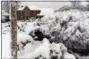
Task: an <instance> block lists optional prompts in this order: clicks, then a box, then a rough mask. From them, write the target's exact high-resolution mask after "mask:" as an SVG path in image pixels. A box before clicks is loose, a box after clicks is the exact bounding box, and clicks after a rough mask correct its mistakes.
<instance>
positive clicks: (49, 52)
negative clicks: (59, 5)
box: [2, 10, 89, 59]
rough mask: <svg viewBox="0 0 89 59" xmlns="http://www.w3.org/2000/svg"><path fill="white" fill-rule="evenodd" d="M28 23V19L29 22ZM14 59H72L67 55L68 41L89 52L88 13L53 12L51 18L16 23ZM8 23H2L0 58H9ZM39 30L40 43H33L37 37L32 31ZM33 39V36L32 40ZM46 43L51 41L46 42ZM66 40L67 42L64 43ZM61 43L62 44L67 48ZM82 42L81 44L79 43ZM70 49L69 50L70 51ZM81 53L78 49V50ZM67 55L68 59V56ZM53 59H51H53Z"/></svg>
mask: <svg viewBox="0 0 89 59" xmlns="http://www.w3.org/2000/svg"><path fill="white" fill-rule="evenodd" d="M29 20H30V19H29ZM17 24H18V26H17V27H18V28H17V29H18V34H17V36H18V58H33V59H34V58H39V59H40V58H54V57H55V56H56V57H57V58H62V57H64V58H73V59H76V57H75V56H74V55H73V54H70V53H68V52H67V51H68V49H67V48H70V47H72V46H74V47H73V48H76V47H78V46H75V45H72V44H71V42H70V43H69V42H68V40H72V41H73V42H75V41H76V42H78V43H80V48H79V49H83V48H84V49H89V48H88V46H89V11H80V10H69V11H63V12H55V13H54V14H52V15H51V16H47V17H44V18H42V19H36V20H35V21H32V22H29V21H25V22H22V21H18V22H17ZM10 29H11V27H10V23H7V22H6V23H2V57H3V58H10V57H11V49H10V45H11V33H10V31H11V30H10ZM36 30H40V31H41V32H42V33H43V34H44V35H46V36H50V38H47V37H44V38H43V40H42V41H35V40H34V38H37V37H36V35H35V34H34V32H35V31H36ZM33 36H35V37H34V38H33ZM50 41H53V42H52V43H50ZM66 41H67V43H66ZM61 42H64V43H65V44H66V45H67V46H66V47H67V48H66V47H65V45H64V44H63V43H61ZM81 43H82V44H81ZM70 49H71V48H70ZM81 51H82V50H81ZM68 56H70V57H68ZM56 57H55V58H56Z"/></svg>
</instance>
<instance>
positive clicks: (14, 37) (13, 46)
mask: <svg viewBox="0 0 89 59" xmlns="http://www.w3.org/2000/svg"><path fill="white" fill-rule="evenodd" d="M16 5H17V2H16V1H12V2H11V40H12V42H11V49H12V51H11V52H12V56H13V59H17V13H16V9H17V7H16Z"/></svg>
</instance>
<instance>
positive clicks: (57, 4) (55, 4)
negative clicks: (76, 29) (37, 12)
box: [9, 0, 85, 9]
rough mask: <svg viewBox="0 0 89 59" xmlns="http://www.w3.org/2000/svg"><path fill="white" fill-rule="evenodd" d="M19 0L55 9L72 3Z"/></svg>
mask: <svg viewBox="0 0 89 59" xmlns="http://www.w3.org/2000/svg"><path fill="white" fill-rule="evenodd" d="M9 1H10V0H9ZM17 1H25V2H23V4H29V5H35V6H38V7H42V8H48V7H49V8H53V9H59V8H60V7H62V6H64V5H70V2H42V1H70V0H17ZM27 1H28V2H27ZM31 1H35V2H31ZM36 1H41V2H36ZM76 1H77V0H76ZM80 1H85V0H80Z"/></svg>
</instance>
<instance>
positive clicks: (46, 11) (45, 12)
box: [17, 4, 54, 16]
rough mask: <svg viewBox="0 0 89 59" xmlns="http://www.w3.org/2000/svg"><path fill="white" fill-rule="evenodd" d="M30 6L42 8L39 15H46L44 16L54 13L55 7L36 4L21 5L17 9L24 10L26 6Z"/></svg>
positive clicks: (35, 8)
mask: <svg viewBox="0 0 89 59" xmlns="http://www.w3.org/2000/svg"><path fill="white" fill-rule="evenodd" d="M26 6H27V7H28V8H29V9H30V10H41V13H40V14H37V15H44V16H51V14H53V13H54V9H52V8H41V7H38V6H35V5H27V4H26V5H21V6H20V7H19V8H18V9H17V10H23V9H24V8H25V7H26Z"/></svg>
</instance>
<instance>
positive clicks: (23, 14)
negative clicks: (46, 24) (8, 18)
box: [17, 7, 41, 20]
mask: <svg viewBox="0 0 89 59" xmlns="http://www.w3.org/2000/svg"><path fill="white" fill-rule="evenodd" d="M40 12H41V11H40V10H30V9H29V8H28V7H25V8H24V10H22V11H17V19H18V20H23V19H24V20H28V19H29V18H31V17H36V16H37V14H39V13H40Z"/></svg>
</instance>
